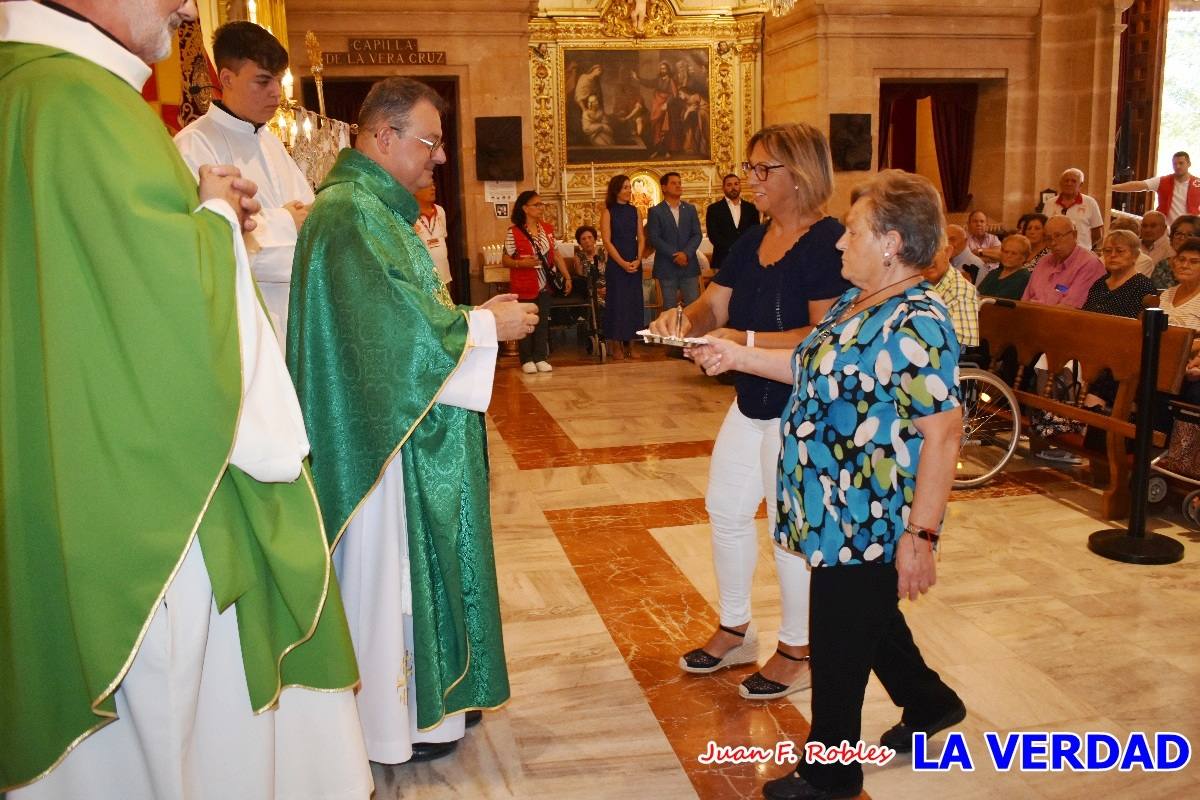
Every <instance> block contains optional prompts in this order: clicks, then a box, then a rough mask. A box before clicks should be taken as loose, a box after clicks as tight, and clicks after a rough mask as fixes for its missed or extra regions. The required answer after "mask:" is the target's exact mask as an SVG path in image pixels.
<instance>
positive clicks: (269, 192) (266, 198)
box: [175, 21, 313, 347]
mask: <svg viewBox="0 0 1200 800" xmlns="http://www.w3.org/2000/svg"><path fill="white" fill-rule="evenodd" d="M213 57H214V58H215V59H216V62H217V70H218V74H219V78H220V83H221V99H220V100H216V101H214V102H213V103H212V105H210V106H209V107H208V113H206V114H205V115H204V116H203V117H201V118H200V119H198V120H196V121H195V122H193V123H192V124H190V125H188V126H187V127H186V128H184V129H183V130H181V131H180V132H179V133H178V134H177V135H176V136H175V144H176V146H178V147H179V152H180V153H182V154H183V160H184V161H186V162H187V164H188V166H189V167H191V169H192V172H194V173H195V172H197V171H198V170H199V169H200V165H201V164H233V165H234V166H236V167H237V168H238V169H239V170H241V173H242V175H243V176H244V177H246V178H249V179H250V180H252V181H254V182H255V183H256V184H258V195H256V197H257V199H258V201H259V202H260V203H262V211H261V212H259V213H258V215H257V216H256V217H255V222H257V223H258V227H256V228H255V230H254V233H253V239H252V241H250V242H249V249H250V251H251V255H250V270H251V273H252V274H253V275H254V280H255V282H256V283H257V284H258V288H259V291H261V292H262V296H263V300H264V301H265V302H266V304H267V310H268V311H269V312H270V314H271V324H272V325H273V326H274V327H275V333H276V335H277V336H278V338H279V341H280V345H281V347H282V345H283V343H284V342H286V341H287V316H288V289H289V286H290V285H291V280H292V256H293V255H294V253H295V251H296V235H297V233H298V232H299V230H300V226H301V225H303V224H304V220H305V219H306V218H307V217H308V210H309V208H310V207H311V206H312V203H313V190H312V187H311V186H310V185H309V183H308V180H307V179H306V178H305V177H304V174H303V173H302V172H301V171H300V168H299V167H297V166H296V162H295V161H293V160H292V157H291V156H290V155H288V152H287V150H286V149H285V148H284V146H283V143H282V142H281V141H279V139H278V138H276V136H275V135H274V134H272V133H271V131H270V130H268V129H267V126H266V123H267V122H268V121H270V119H271V117H273V116H275V112H276V111H277V110H278V109H279V102H280V97H281V92H282V88H281V87H282V83H281V82H282V79H283V73H284V70H286V69H287V66H288V54H287V51H286V50H284V49H283V45H281V44H280V43H279V40H278V39H276V38H275V37H274V36H272V35H271V34H270V33H269V32H268V31H267V30H266V29H265V28H263V27H261V26H259V25H255V24H254V23H253V22H245V21H239V22H229V23H226V24H225V25H222V26H221V27H220V28H217V30H216V32H215V33H214V34H213Z"/></svg>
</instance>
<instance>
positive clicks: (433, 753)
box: [409, 740, 458, 761]
mask: <svg viewBox="0 0 1200 800" xmlns="http://www.w3.org/2000/svg"><path fill="white" fill-rule="evenodd" d="M457 748H458V741H457V740H456V741H453V742H414V743H413V746H412V750H413V754H412V758H410V759H409V761H435V760H436V759H439V758H444V757H445V756H448V755H450V754H451V753H453V752H454V751H455V750H456V749H457Z"/></svg>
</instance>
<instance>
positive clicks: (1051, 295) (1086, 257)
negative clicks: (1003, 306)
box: [1021, 216, 1106, 308]
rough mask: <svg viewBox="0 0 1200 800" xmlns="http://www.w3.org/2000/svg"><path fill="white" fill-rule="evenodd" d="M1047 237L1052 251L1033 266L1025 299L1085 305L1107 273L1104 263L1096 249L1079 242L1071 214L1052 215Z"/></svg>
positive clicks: (1075, 306) (1079, 306) (1078, 305)
mask: <svg viewBox="0 0 1200 800" xmlns="http://www.w3.org/2000/svg"><path fill="white" fill-rule="evenodd" d="M1046 239H1047V241H1049V242H1050V252H1049V253H1047V254H1046V255H1044V256H1042V258H1041V259H1040V260H1039V261H1038V263H1037V266H1035V267H1034V268H1033V274H1032V275H1030V276H1029V285H1028V286H1026V287H1025V292H1024V294H1022V295H1021V299H1022V300H1025V301H1027V302H1030V303H1042V304H1043V305H1048V306H1059V305H1061V306H1069V307H1071V308H1082V307H1083V303H1084V301H1085V300H1087V296H1088V290H1089V289H1091V288H1092V284H1093V283H1095V282H1096V281H1097V279H1099V278H1100V277H1101V276H1103V275H1105V274H1106V272H1105V269H1104V265H1103V264H1101V263H1100V259H1098V258H1096V255H1095V253H1093V252H1091V251H1090V250H1085V249H1083V248H1082V247H1080V246H1079V243H1078V239H1079V232H1078V231H1077V230H1076V228H1075V224H1074V223H1073V222H1072V221H1071V220H1070V219H1068V218H1067V217H1064V216H1057V217H1051V218H1050V219H1049V221H1047V222H1046Z"/></svg>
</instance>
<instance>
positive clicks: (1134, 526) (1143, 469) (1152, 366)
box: [1088, 308, 1183, 564]
mask: <svg viewBox="0 0 1200 800" xmlns="http://www.w3.org/2000/svg"><path fill="white" fill-rule="evenodd" d="M1166 329H1167V315H1166V314H1165V313H1164V312H1163V310H1162V309H1161V308H1148V309H1146V310H1145V311H1144V312H1143V313H1142V368H1141V375H1140V376H1139V378H1138V379H1139V383H1138V395H1137V397H1138V401H1137V402H1138V409H1137V431H1136V435H1135V437H1134V448H1133V487H1132V489H1133V504H1132V507H1131V508H1130V512H1129V529H1128V530H1124V529H1121V528H1108V529H1105V530H1102V531H1096V532H1095V533H1093V534H1092V535H1091V536H1089V537H1088V549H1089V550H1091V551H1092V552H1093V553H1096V554H1097V555H1101V556H1104V557H1105V558H1111V559H1112V560H1114V561H1123V562H1125V563H1127V564H1174V563H1175V562H1176V561H1179V560H1181V559H1182V558H1183V543H1182V542H1180V541H1178V540H1177V539H1172V538H1171V537H1169V536H1163V535H1162V534H1161V533H1149V534H1147V533H1146V488H1147V484H1148V482H1149V476H1150V443H1151V440H1152V438H1153V436H1154V399H1155V391H1156V387H1155V383H1156V381H1155V377H1156V375H1157V374H1158V349H1159V340H1160V339H1161V338H1162V334H1163V331H1165V330H1166ZM1113 477H1114V479H1115V476H1113Z"/></svg>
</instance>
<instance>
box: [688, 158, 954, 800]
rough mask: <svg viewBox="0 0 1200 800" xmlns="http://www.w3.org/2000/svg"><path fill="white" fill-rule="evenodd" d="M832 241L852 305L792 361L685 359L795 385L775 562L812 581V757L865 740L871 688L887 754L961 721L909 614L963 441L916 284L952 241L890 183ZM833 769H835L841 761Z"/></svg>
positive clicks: (792, 794)
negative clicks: (880, 701)
mask: <svg viewBox="0 0 1200 800" xmlns="http://www.w3.org/2000/svg"><path fill="white" fill-rule="evenodd" d="M853 200H854V203H853V206H852V207H851V209H850V214H849V216H848V217H847V219H846V232H845V234H844V235H843V236H842V238H841V239H840V240H839V241H838V245H837V246H838V249H840V250H842V262H843V267H842V275H843V277H845V278H846V279H847V280H849V281H850V282H851V283H852V284H854V287H855V288H852V289H850V290H849V291H848V292H846V294H844V295H843V296H842V297H841V298H840V299H839V300H838V301H837V302H836V303H835V304H834V306H833V308H832V309H831V310H830V311H829V313H828V314H827V315H826V316H825V318H824V320H823V321H822V322H821V323H820V324H818V325H817V326H816V328H814V329H813V331H812V333H811V334H809V335H808V337H807V338H806V339H805V340H804V341H803V342H802V343H801V344H800V346H799V347H797V348H796V350H795V351H794V352H788V351H780V350H765V349H755V348H747V347H742V346H740V345H736V344H734V343H732V342H730V341H729V340H710V343H709V344H707V345H705V346H700V347H695V348H692V351H691V354H692V357H693V358H694V359H695V360H696V361H697V362H698V363H699V364H700V365H701V366H702V367H703V368H704V369H705V371H706V372H708V373H709V374H717V373H719V372H723V371H726V370H739V371H742V372H749V373H753V374H758V375H763V376H764V377H769V378H773V379H775V380H790V381H791V382H792V394H791V398H790V399H789V401H788V403H787V405H786V406H785V408H784V414H783V417H782V419H781V424H780V431H781V434H782V436H783V448H782V451H781V453H780V458H779V474H778V503H779V512H778V523H777V525H776V529H775V538H776V542H777V543H778V545H779V546H781V547H784V548H787V549H789V550H795V551H798V552H800V553H802V554H803V555H804V557H805V558H806V559H808V562H809V565H810V566H811V567H812V588H811V600H810V602H811V605H810V613H811V628H810V643H811V646H812V681H813V684H812V685H813V696H812V729H811V731H810V732H809V737H808V742H807V743H806V747H807V746H808V745H811V744H820V745H822V746H824V747H833V746H836V745H839V744H841V742H842V741H843V740H845V741H849V742H858V741H860V740H861V739H862V730H861V727H862V701H863V693H864V691H865V689H866V686H867V680H868V678H869V677H870V674H871V672H872V671H873V672H875V674H876V675H877V676H878V677H879V680H880V682H882V683H883V685H884V688H885V689H887V691H888V693H889V695H890V696H891V698H892V700H893V701H894V702H896V703H897V704H898V705H899V706H901V707H902V708H903V714H902V716H901V720H900V722H899V724H897V725H895V726H894V727H892V728H891V729H890V730H888V731H887V732H886V733H884V734H883V737H882V738H881V740H880V741H881V744H883V745H885V746H887V747H891V748H893V749H895V750H897V751H901V752H906V751H908V750H911V748H912V735H913V734H914V733H917V732H924V733H926V734H929V735H932V734H934V733H936V732H937V731H940V730H942V729H944V728H947V727H949V726H951V725H954V724H956V723H958V722H960V721H961V720H962V719H963V718H964V716H965V715H966V709H965V707H964V706H963V703H962V701H961V700H960V699H959V697H958V695H957V694H955V692H954V690H953V689H951V688H950V687H949V686H947V685H946V684H945V683H944V682H943V681H942V680H941V678H939V677H938V675H937V673H936V672H934V671H933V670H932V669H930V668H929V667H928V666H926V664H925V661H924V660H923V659H922V657H921V653H920V651H919V650H918V649H917V647H916V645H915V644H914V643H913V640H912V634H911V632H910V631H909V629H908V625H907V623H906V622H905V620H904V615H903V614H902V613H901V612H900V608H899V598H900V597H907V598H909V599H911V600H916V599H917V598H918V597H920V595H921V594H923V593H924V592H926V591H928V590H929V588H930V587H931V586H933V584H934V581H935V579H936V565H935V561H934V557H933V551H934V549H935V548H936V546H937V543H938V539H939V536H940V533H939V531H940V528H941V524H942V518H943V515H944V514H945V511H946V501H947V498H948V497H949V495H950V486H951V482H952V480H953V477H954V468H955V460H956V458H957V455H958V448H959V442H960V439H961V437H962V410H961V407H960V404H959V387H958V355H959V345H958V340H957V338H956V337H955V333H954V326H953V325H952V324H951V321H950V318H949V314H948V312H947V309H946V306H945V305H944V304H943V303H942V300H941V298H940V297H939V296H938V295H937V293H936V292H934V291H933V289H932V287H931V286H930V284H929V283H928V281H926V280H925V279H924V278H923V276H922V269H923V268H925V267H927V266H928V265H929V264H930V263H931V262H932V260H933V257H934V254H935V251H936V250H937V248H938V244H939V242H940V240H941V237H942V235H943V230H942V226H943V220H942V212H941V201H940V198H939V196H938V193H937V191H936V190H935V189H934V188H933V186H932V185H931V184H930V183H929V181H928V180H926V179H925V178H922V177H920V176H917V175H911V174H908V173H905V172H901V171H899V170H885V171H884V172H881V173H880V174H879V175H878V176H876V178H875V179H874V180H873V181H871V182H870V183H868V184H866V185H865V186H864V187H862V188H860V189H859V190H857V191H856V192H855V193H854V195H853ZM835 761H836V760H835ZM862 780H863V774H862V766H861V764H858V763H850V764H842V763H821V762H820V760H817V759H814V760H813V761H812V762H811V763H810V762H808V761H807V760H802V761H801V763H800V764H799V765H798V767H797V768H796V770H795V771H794V772H792V773H791V774H789V775H786V776H784V777H781V778H778V779H776V780H773V781H769V782H768V783H767V784H766V785H765V786H764V787H763V794H764V795H765V796H766V797H768V798H789V799H791V798H809V800H813V799H815V798H835V797H854V796H856V795H857V794H858V793H859V792H860V791H861V789H862Z"/></svg>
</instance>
